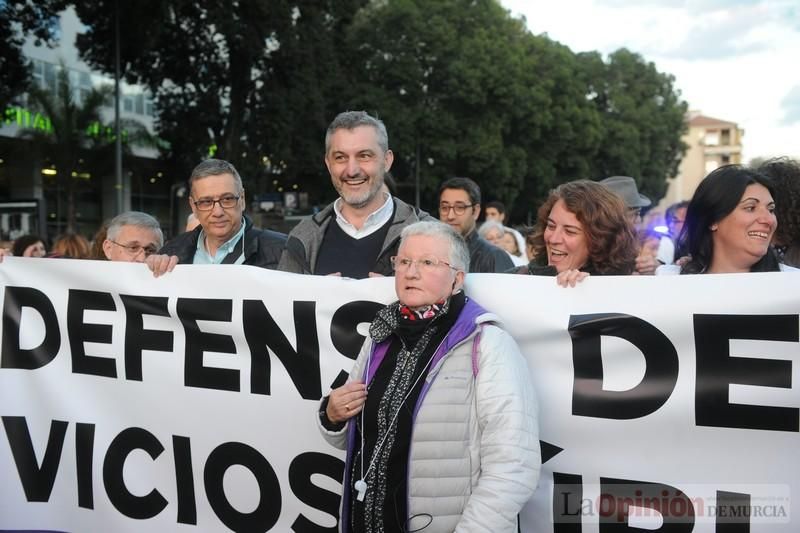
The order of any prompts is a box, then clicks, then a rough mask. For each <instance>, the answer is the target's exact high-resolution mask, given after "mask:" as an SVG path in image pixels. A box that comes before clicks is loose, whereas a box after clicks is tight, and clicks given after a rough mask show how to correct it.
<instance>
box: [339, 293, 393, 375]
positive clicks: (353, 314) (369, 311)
mask: <svg viewBox="0 0 800 533" xmlns="http://www.w3.org/2000/svg"><path fill="white" fill-rule="evenodd" d="M381 307H383V304H379V303H377V302H370V301H367V300H358V301H355V302H349V303H346V304H344V305H343V306H341V307H340V308H339V309H337V310H336V312H335V313H333V318H332V319H331V342H332V343H333V347H334V348H336V349H337V350H338V351H339V353H341V354H342V355H344V356H345V357H349V358H350V359H353V360H355V359H356V358H357V357H358V352H359V351H361V346H362V345H363V344H364V336H363V335H361V334H360V333H359V332H358V331H357V330H356V327H357V326H358V325H359V324H361V323H363V322H372V320H373V319H374V318H375V314H376V313H377V312H378V310H379V309H380V308H381ZM349 370H350V369H348V372H349ZM348 372H345V371H344V370H343V371H341V372H339V375H338V376H337V377H336V379H335V380H333V383H332V384H331V388H333V389H335V388H336V387H340V386H341V385H344V382H345V381H347V375H348Z"/></svg>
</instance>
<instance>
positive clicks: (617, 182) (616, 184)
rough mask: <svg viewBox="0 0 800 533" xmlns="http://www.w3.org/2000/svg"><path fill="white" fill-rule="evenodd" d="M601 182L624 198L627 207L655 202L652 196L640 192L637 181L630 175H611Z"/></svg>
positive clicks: (645, 205) (644, 205) (643, 205)
mask: <svg viewBox="0 0 800 533" xmlns="http://www.w3.org/2000/svg"><path fill="white" fill-rule="evenodd" d="M600 183H602V184H603V185H605V186H606V187H607V188H608V189H609V190H610V191H611V192H614V193H616V194H617V196H619V197H620V198H622V199H623V200H624V201H625V205H626V206H627V207H647V206H648V205H650V204H651V203H653V202H651V201H650V198H648V197H647V196H645V195H643V194H641V193H640V192H639V189H637V188H636V181H635V180H634V179H633V178H631V177H629V176H611V177H610V178H606V179H604V180H600Z"/></svg>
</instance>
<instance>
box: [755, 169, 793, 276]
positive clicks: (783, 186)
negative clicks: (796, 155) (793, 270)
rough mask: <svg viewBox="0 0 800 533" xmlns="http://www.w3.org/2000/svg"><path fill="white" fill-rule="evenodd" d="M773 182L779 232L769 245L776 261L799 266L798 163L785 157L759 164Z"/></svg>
mask: <svg viewBox="0 0 800 533" xmlns="http://www.w3.org/2000/svg"><path fill="white" fill-rule="evenodd" d="M756 170H757V171H758V172H760V173H762V174H764V175H765V176H766V177H768V178H769V179H770V180H771V181H772V188H773V190H774V192H775V198H777V201H776V202H775V216H776V217H777V218H778V229H776V230H775V235H773V236H772V245H773V246H774V247H775V251H776V252H777V254H778V259H779V260H780V261H781V263H784V264H786V265H789V266H793V267H800V163H798V162H797V161H794V160H792V159H789V158H788V157H778V158H775V159H770V160H768V161H765V162H764V163H762V164H761V165H760V166H759V167H758V168H757V169H756Z"/></svg>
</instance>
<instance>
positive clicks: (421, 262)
mask: <svg viewBox="0 0 800 533" xmlns="http://www.w3.org/2000/svg"><path fill="white" fill-rule="evenodd" d="M390 261H391V262H392V268H394V271H395V272H405V271H406V270H408V269H409V268H411V265H414V264H416V266H417V270H419V271H421V272H432V271H434V270H436V269H437V268H439V267H440V266H446V267H448V268H452V269H453V270H455V271H458V268H456V267H454V266H453V265H451V264H450V263H448V262H447V261H443V260H442V259H439V258H438V257H433V256H425V257H421V258H419V259H411V258H410V257H403V256H400V255H393V256H392V257H391V258H390Z"/></svg>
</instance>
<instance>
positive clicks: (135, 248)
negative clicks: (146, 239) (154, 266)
mask: <svg viewBox="0 0 800 533" xmlns="http://www.w3.org/2000/svg"><path fill="white" fill-rule="evenodd" d="M108 242H110V243H112V244H116V245H117V246H120V247H122V248H125V251H126V252H128V254H130V255H131V257H136V256H137V255H139V253H140V252H142V251H143V252H144V256H145V257H150V256H151V255H153V254H154V253H156V252H157V251H158V248H156V247H155V246H153V245H152V244H151V245H148V246H142V245H141V244H122V243H121V242H117V241H114V240H111V239H108Z"/></svg>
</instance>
